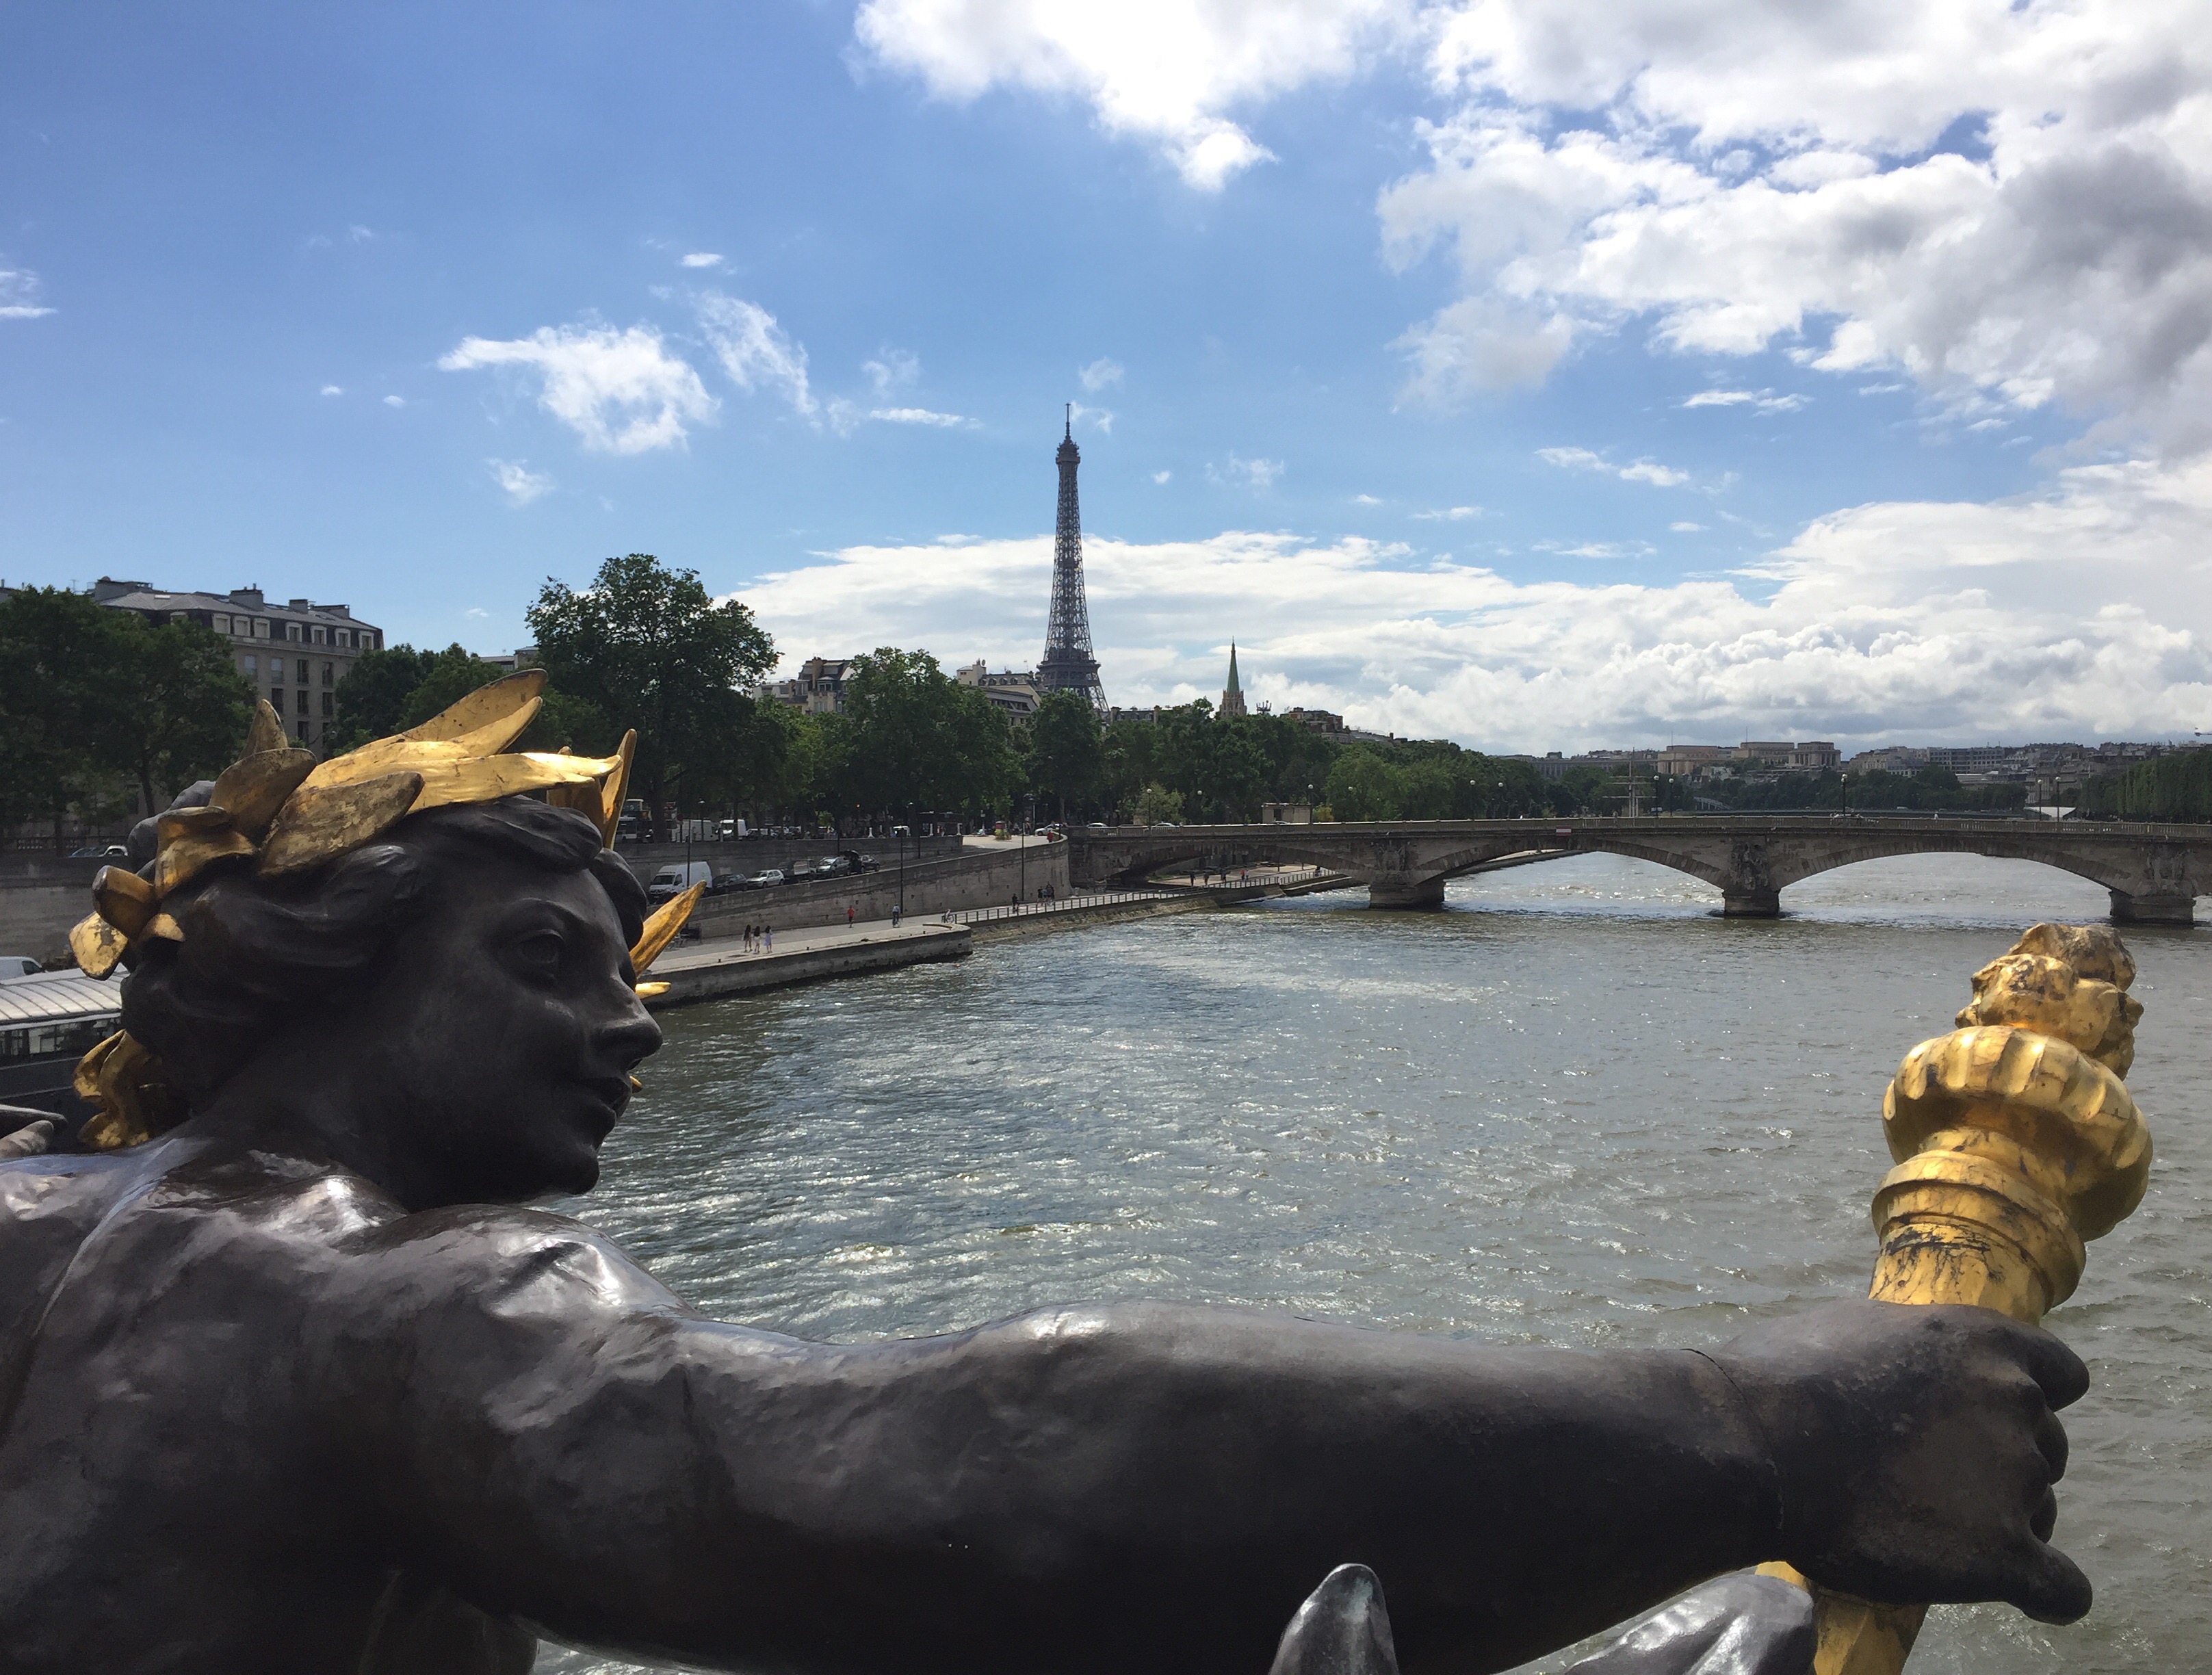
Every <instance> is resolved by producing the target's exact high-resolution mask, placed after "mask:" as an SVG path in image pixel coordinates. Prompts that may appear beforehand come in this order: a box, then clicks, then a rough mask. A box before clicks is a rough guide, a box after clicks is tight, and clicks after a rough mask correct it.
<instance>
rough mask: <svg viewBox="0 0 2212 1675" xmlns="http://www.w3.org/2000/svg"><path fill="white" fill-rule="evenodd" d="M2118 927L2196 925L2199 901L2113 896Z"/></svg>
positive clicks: (2187, 897)
mask: <svg viewBox="0 0 2212 1675" xmlns="http://www.w3.org/2000/svg"><path fill="white" fill-rule="evenodd" d="M2112 923H2113V924H2115V925H2194V924H2196V923H2197V898H2196V897H2195V896H2193V895H2129V894H2128V893H2127V892H2126V891H2125V890H2117V889H2116V890H2114V891H2113V892H2112Z"/></svg>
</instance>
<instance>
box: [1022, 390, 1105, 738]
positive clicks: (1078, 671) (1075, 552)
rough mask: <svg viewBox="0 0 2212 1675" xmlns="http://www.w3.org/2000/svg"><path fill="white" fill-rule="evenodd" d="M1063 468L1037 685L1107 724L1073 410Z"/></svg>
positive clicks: (1065, 439)
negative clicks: (1074, 697) (1075, 698)
mask: <svg viewBox="0 0 2212 1675" xmlns="http://www.w3.org/2000/svg"><path fill="white" fill-rule="evenodd" d="M1053 458H1054V459H1055V460H1057V461H1058V462H1059V464H1060V520H1059V524H1058V525H1057V527H1056V528H1055V529H1054V533H1053V539H1052V616H1051V618H1050V620H1049V621H1048V622H1046V624H1045V629H1044V657H1043V658H1042V660H1041V661H1040V662H1039V663H1038V664H1037V671H1036V683H1037V687H1038V689H1039V690H1041V691H1044V692H1080V693H1081V694H1082V695H1084V696H1085V697H1086V698H1088V699H1089V700H1090V701H1091V708H1093V709H1095V710H1097V712H1098V713H1099V718H1100V719H1102V720H1103V719H1105V714H1106V690H1105V689H1104V688H1103V687H1102V686H1100V685H1099V684H1098V659H1097V658H1095V657H1093V656H1091V608H1090V607H1089V606H1088V605H1087V604H1085V603H1084V598H1083V515H1082V513H1080V512H1079V511H1078V510H1077V507H1076V504H1075V468H1076V466H1077V465H1078V464H1080V463H1081V461H1082V458H1083V456H1082V455H1081V454H1079V453H1078V452H1076V451H1075V408H1074V405H1073V403H1071V404H1069V406H1068V410H1067V423H1066V431H1065V434H1063V435H1062V437H1061V440H1060V452H1057V453H1056V454H1054V456H1053Z"/></svg>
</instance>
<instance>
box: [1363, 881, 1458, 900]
mask: <svg viewBox="0 0 2212 1675" xmlns="http://www.w3.org/2000/svg"><path fill="white" fill-rule="evenodd" d="M1443 904H1444V881H1443V879H1441V878H1419V879H1415V880H1413V881H1412V882H1410V883H1408V882H1405V881H1398V882H1394V883H1383V882H1381V881H1379V880H1378V881H1376V882H1375V883H1370V884H1369V885H1368V886H1367V905H1368V906H1369V907H1443Z"/></svg>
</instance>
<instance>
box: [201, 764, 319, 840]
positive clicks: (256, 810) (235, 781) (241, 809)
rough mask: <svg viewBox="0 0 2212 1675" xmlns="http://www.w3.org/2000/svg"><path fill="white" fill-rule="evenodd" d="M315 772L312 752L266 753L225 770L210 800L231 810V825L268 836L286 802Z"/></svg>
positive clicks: (256, 834)
mask: <svg viewBox="0 0 2212 1675" xmlns="http://www.w3.org/2000/svg"><path fill="white" fill-rule="evenodd" d="M314 768H315V756H314V752H313V751H312V750H264V751H261V752H259V753H258V755H254V756H246V757H245V758H243V759H242V760H240V761H239V762H233V763H232V764H231V765H230V766H229V767H228V768H224V769H223V770H222V776H221V777H220V778H219V779H217V780H216V782H215V793H214V795H213V796H212V797H210V798H209V799H208V800H209V801H210V803H211V804H215V805H216V806H218V807H221V808H224V809H228V810H230V823H231V824H232V825H234V826H235V827H237V828H238V829H239V830H240V831H241V832H243V833H245V834H246V836H248V837H252V838H258V837H260V836H262V835H264V834H265V833H267V831H268V830H269V822H271V821H272V820H274V819H276V810H279V809H281V808H283V806H284V799H285V798H287V797H289V796H290V795H291V794H292V793H293V792H295V791H297V790H298V789H299V788H300V782H301V780H305V779H306V778H307V775H308V774H311V773H313V771H314Z"/></svg>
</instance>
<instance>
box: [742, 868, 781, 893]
mask: <svg viewBox="0 0 2212 1675" xmlns="http://www.w3.org/2000/svg"><path fill="white" fill-rule="evenodd" d="M782 882H783V874H782V872H781V871H780V870H779V869H777V868H775V867H770V868H769V870H768V871H765V872H756V873H754V874H753V876H752V877H750V878H748V879H746V880H745V883H744V887H745V888H746V889H775V887H776V886H777V885H778V884H780V883H782Z"/></svg>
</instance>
